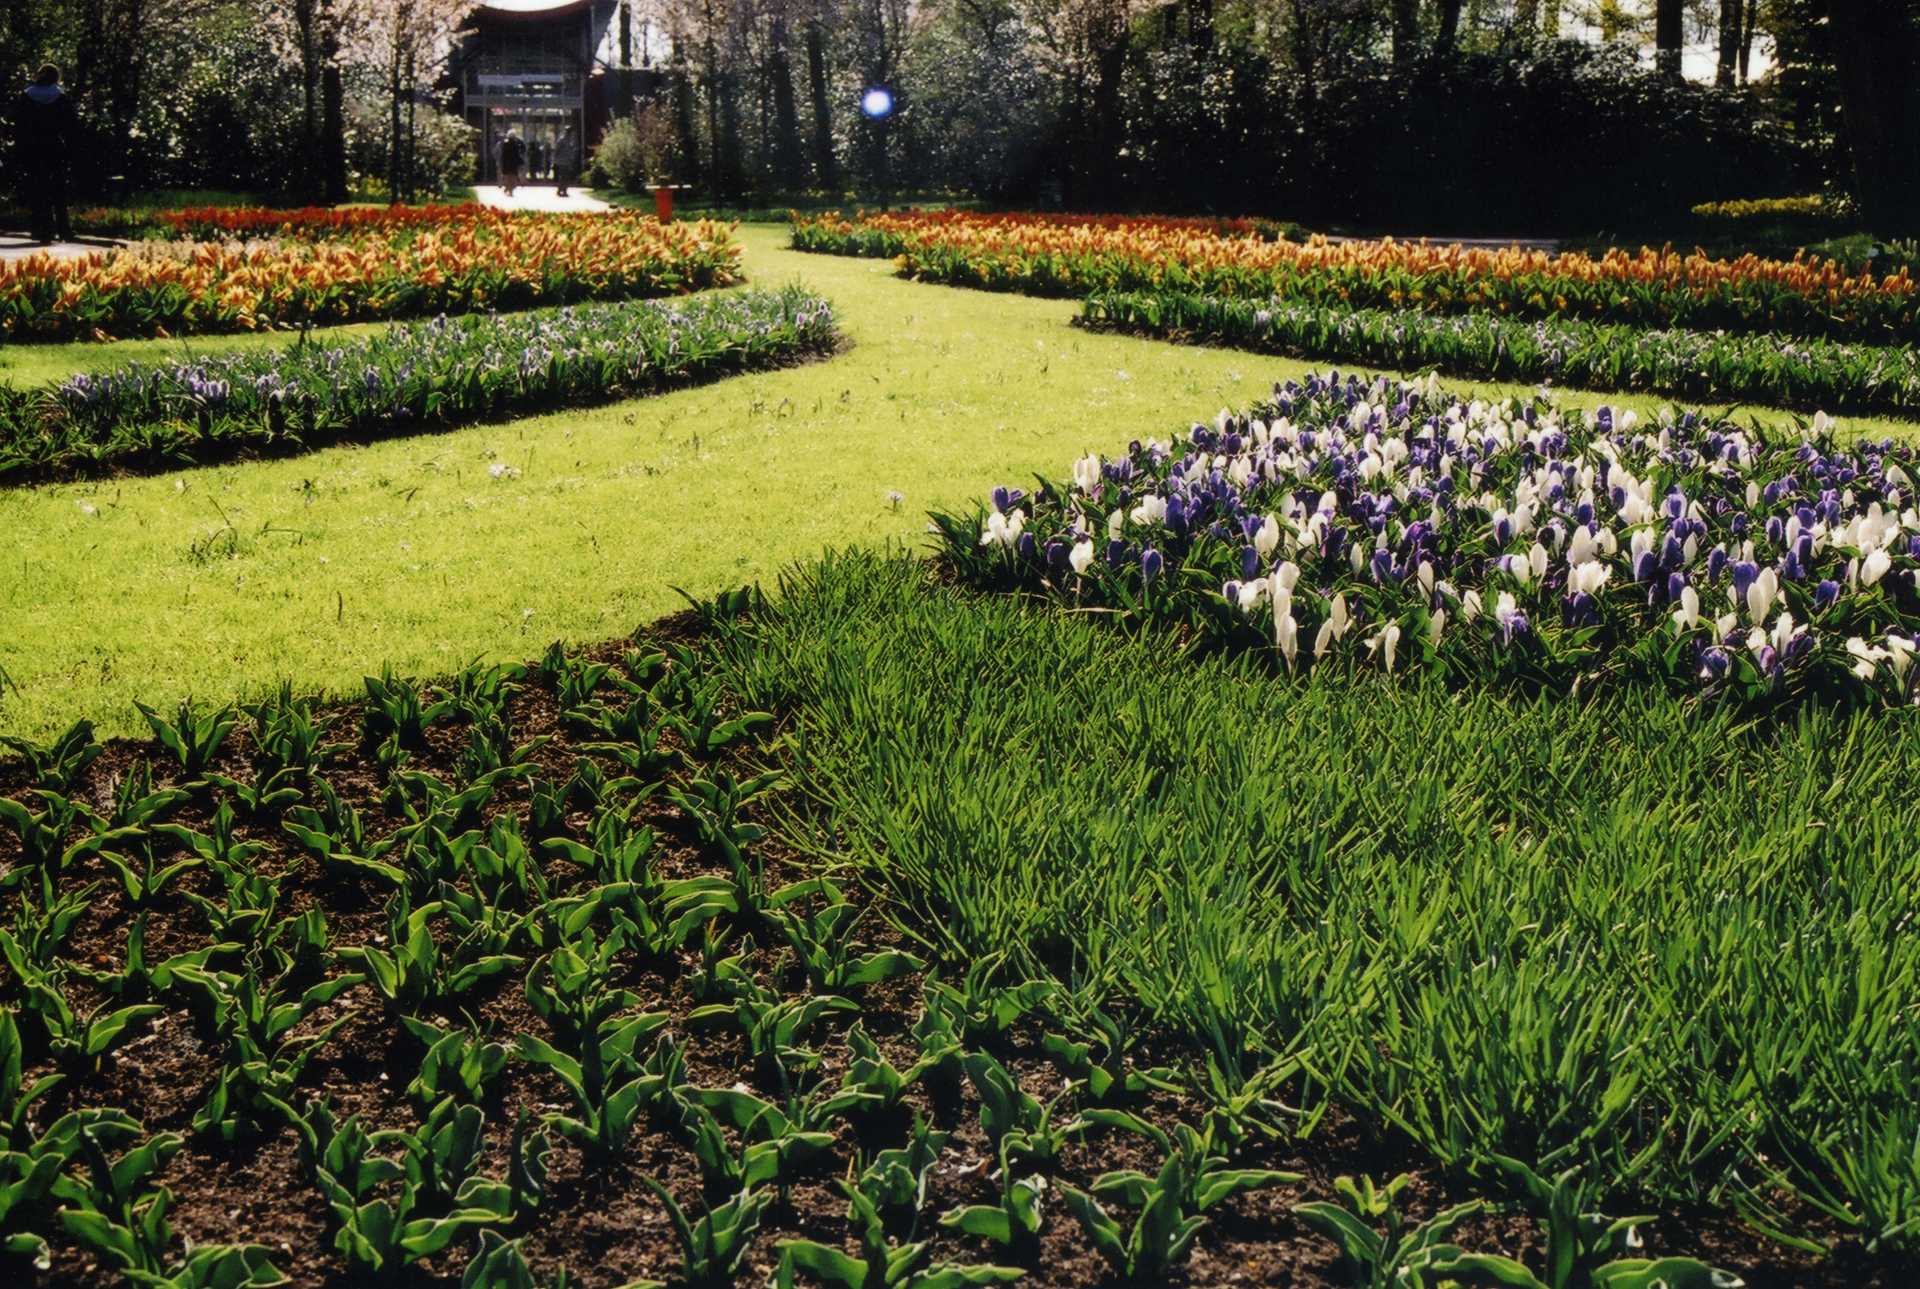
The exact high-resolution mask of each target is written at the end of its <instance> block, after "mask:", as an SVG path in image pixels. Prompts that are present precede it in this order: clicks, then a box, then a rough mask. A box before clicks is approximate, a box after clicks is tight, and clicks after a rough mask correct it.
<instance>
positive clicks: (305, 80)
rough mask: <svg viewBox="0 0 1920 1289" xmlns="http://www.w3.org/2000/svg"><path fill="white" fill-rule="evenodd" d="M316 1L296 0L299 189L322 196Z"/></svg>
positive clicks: (294, 17)
mask: <svg viewBox="0 0 1920 1289" xmlns="http://www.w3.org/2000/svg"><path fill="white" fill-rule="evenodd" d="M315 4H316V0H295V2H294V6H293V23H294V30H295V31H296V32H297V33H298V34H299V40H300V172H301V173H300V189H301V191H302V192H303V193H305V194H306V195H307V196H309V197H314V196H320V195H323V189H324V183H323V181H322V178H321V171H322V167H321V164H320V40H319V33H318V32H317V31H316V30H315V24H316V23H317V21H318V18H319V15H318V14H317V13H316V12H315Z"/></svg>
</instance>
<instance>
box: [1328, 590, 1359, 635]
mask: <svg viewBox="0 0 1920 1289" xmlns="http://www.w3.org/2000/svg"><path fill="white" fill-rule="evenodd" d="M1327 624H1329V626H1332V638H1334V640H1338V638H1340V636H1344V634H1346V628H1348V626H1352V624H1354V619H1350V617H1348V613H1346V592H1340V594H1338V596H1334V597H1332V609H1329V611H1327Z"/></svg>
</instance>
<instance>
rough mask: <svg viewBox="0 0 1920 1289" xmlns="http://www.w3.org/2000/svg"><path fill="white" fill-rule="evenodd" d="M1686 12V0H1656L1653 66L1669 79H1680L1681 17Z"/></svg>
mask: <svg viewBox="0 0 1920 1289" xmlns="http://www.w3.org/2000/svg"><path fill="white" fill-rule="evenodd" d="M1685 12H1686V5H1685V0H1655V3H1654V7H1653V66H1654V70H1655V71H1657V72H1659V73H1660V74H1661V75H1662V76H1665V77H1666V78H1667V79H1669V80H1675V81H1677V80H1679V79H1680V46H1681V43H1682V39H1683V38H1682V36H1681V18H1682V16H1683V15H1684V14H1685Z"/></svg>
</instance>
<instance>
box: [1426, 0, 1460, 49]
mask: <svg viewBox="0 0 1920 1289" xmlns="http://www.w3.org/2000/svg"><path fill="white" fill-rule="evenodd" d="M1461 4H1462V0H1440V30H1439V33H1438V34H1437V35H1435V36H1434V38H1433V47H1434V49H1435V50H1436V51H1438V52H1439V53H1442V54H1450V53H1452V52H1453V47H1454V45H1455V44H1456V43H1458V42H1459V39H1460V8H1461Z"/></svg>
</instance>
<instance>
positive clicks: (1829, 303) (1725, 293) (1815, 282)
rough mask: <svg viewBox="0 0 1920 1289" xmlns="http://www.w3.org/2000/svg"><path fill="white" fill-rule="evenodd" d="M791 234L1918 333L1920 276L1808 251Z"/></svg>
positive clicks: (1129, 268) (1854, 333) (1560, 306)
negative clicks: (1880, 271)
mask: <svg viewBox="0 0 1920 1289" xmlns="http://www.w3.org/2000/svg"><path fill="white" fill-rule="evenodd" d="M793 242H794V245H795V246H796V247H798V248H799V249H802V250H814V251H828V252H834V253H838V254H850V255H876V256H887V257H893V258H896V259H898V261H899V263H900V267H901V271H902V272H903V273H905V274H907V275H909V276H912V277H919V278H925V279H928V280H933V281H941V282H948V283H952V284H955V285H961V286H973V287H984V288H988V289H994V290H1011V291H1020V292H1025V293H1028V294H1037V295H1072V296H1085V295H1089V294H1092V293H1095V292H1111V291H1165V290H1173V291H1182V292H1192V293H1196V294H1202V295H1212V296H1232V297H1241V298H1245V297H1274V296H1279V297H1284V298H1286V299H1289V300H1298V301H1305V302H1310V303H1314V304H1323V305H1344V306H1349V307H1356V308H1358V307H1369V308H1396V309H1418V310H1421V311H1424V312H1434V313H1468V312H1474V313H1493V314H1504V315H1507V316H1511V317H1527V318H1549V317H1566V318H1582V319H1588V320H1592V321H1604V322H1628V323H1634V324H1637V325H1643V326H1674V327H1686V328H1690V329H1694V330H1716V329H1725V330H1732V331H1773V332H1782V333H1788V334H1794V335H1806V336H1825V337H1831V338H1838V339H1855V340H1860V339H1868V340H1875V341H1879V342H1882V343H1885V342H1888V341H1897V342H1905V341H1908V340H1911V339H1913V338H1914V336H1915V335H1916V331H1917V330H1920V283H1916V282H1915V280H1914V279H1913V278H1912V277H1910V276H1909V275H1908V273H1907V271H1906V270H1905V269H1904V268H1903V269H1902V270H1901V271H1900V272H1899V273H1897V274H1893V275H1890V276H1878V275H1875V274H1871V273H1859V274H1852V273H1849V272H1847V271H1846V270H1845V269H1844V268H1842V267H1841V266H1840V265H1838V264H1835V263H1833V262H1831V261H1828V260H1822V259H1811V258H1802V257H1796V258H1794V259H1792V260H1766V259H1761V258H1759V257H1757V256H1752V255H1748V256H1743V257H1741V258H1738V259H1712V258H1710V257H1708V256H1706V255H1704V254H1691V255H1689V254H1683V253H1680V252H1678V251H1675V250H1673V249H1672V248H1670V247H1669V248H1665V249H1659V250H1656V249H1652V248H1646V249H1642V250H1640V251H1638V252H1633V253H1629V252H1625V251H1610V252H1608V253H1607V254H1605V255H1601V256H1591V255H1585V254H1563V255H1556V254H1552V253H1549V252H1546V251H1539V250H1523V249H1519V248H1511V249H1507V250H1488V249H1482V248H1473V247H1464V246H1460V245H1455V244H1448V243H1430V242H1399V241H1394V240H1392V239H1386V240H1382V241H1350V242H1334V241H1330V240H1328V239H1326V238H1324V237H1314V238H1310V239H1308V240H1307V241H1306V242H1304V243H1295V242H1289V241H1285V240H1267V239H1265V238H1263V237H1261V236H1260V235H1259V234H1258V233H1256V232H1254V231H1252V230H1251V229H1250V228H1249V229H1248V230H1245V231H1242V230H1239V229H1237V228H1235V227H1234V225H1233V224H1232V222H1231V221H1224V222H1223V221H1184V220H1166V219H1126V218H1117V217H1102V218H1093V219H1089V218H1085V217H1062V216H1051V215H1024V216H1010V215H985V216H982V215H968V214H958V213H953V212H943V213H939V214H928V213H921V212H909V213H902V214H862V215H858V216H856V217H854V218H852V219H848V218H845V217H843V216H841V215H839V214H830V215H823V216H819V217H816V218H800V217H796V218H795V221H794V230H793Z"/></svg>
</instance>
